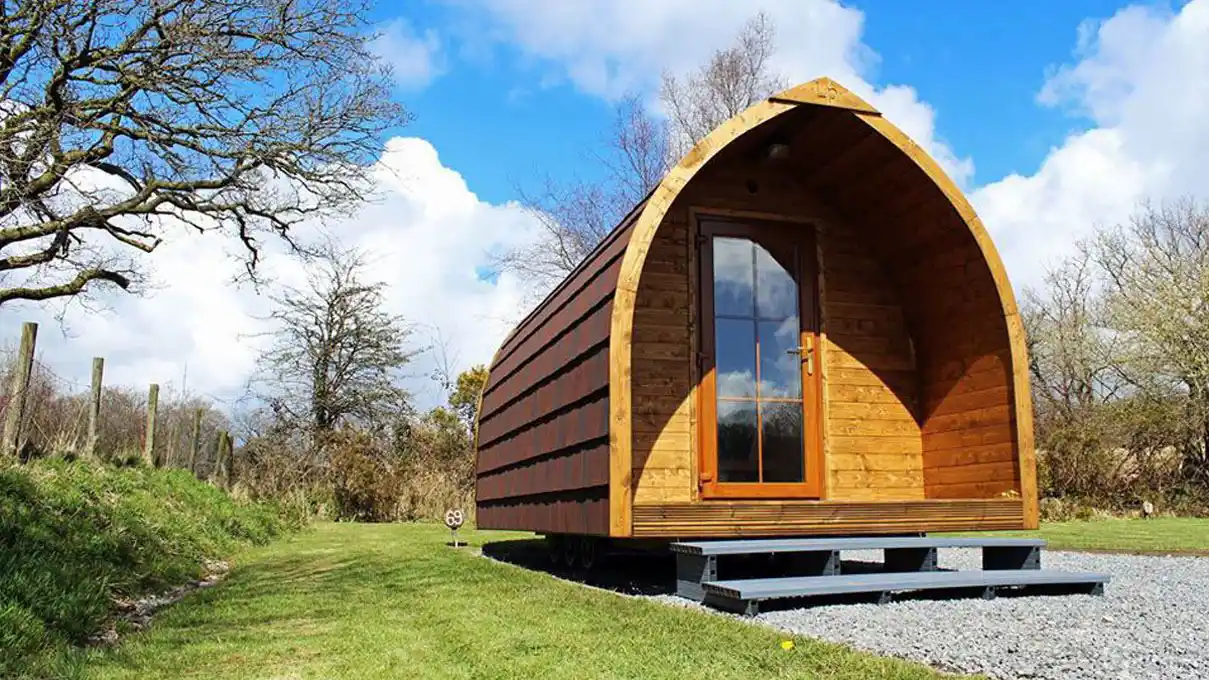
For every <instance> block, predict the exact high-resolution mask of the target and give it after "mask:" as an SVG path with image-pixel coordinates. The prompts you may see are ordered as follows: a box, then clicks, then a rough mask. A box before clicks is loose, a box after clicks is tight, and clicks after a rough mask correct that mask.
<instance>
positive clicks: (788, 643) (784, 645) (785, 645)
mask: <svg viewBox="0 0 1209 680" xmlns="http://www.w3.org/2000/svg"><path fill="white" fill-rule="evenodd" d="M781 649H784V650H785V651H787V652H788V651H789V650H791V649H793V640H782V641H781Z"/></svg>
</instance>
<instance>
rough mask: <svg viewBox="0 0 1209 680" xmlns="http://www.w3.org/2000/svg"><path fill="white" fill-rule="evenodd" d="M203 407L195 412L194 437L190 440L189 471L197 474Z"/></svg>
mask: <svg viewBox="0 0 1209 680" xmlns="http://www.w3.org/2000/svg"><path fill="white" fill-rule="evenodd" d="M201 421H202V409H200V408H199V409H197V410H196V411H194V412H193V439H192V440H190V442H189V472H192V473H193V475H194V476H197V451H198V449H200V448H201Z"/></svg>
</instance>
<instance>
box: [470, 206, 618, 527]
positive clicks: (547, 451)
mask: <svg viewBox="0 0 1209 680" xmlns="http://www.w3.org/2000/svg"><path fill="white" fill-rule="evenodd" d="M635 215H637V209H636V210H635V212H634V213H632V214H631V216H630V218H629V222H628V223H623V224H622V225H621V226H619V227H618V228H617V229H616V230H615V231H614V232H613V233H611V234H610V235H609V236H608V237H606V239H605V241H604V242H603V243H601V245H600V246H599V247H597V249H596V250H595V251H594V252H593V253H592V254H591V255H589V256H588V258H587V259H586V260H585V261H584V262H583V263H582V264H580V265H579V267H577V268H576V270H575V271H574V272H573V273H572V274H571V275H570V276H569V277H568V278H567V279H566V280H565V281H563V282H562V283H561V284H560V285H559V286H558V287H557V288H555V290H554V291H553V292H552V293H551V294H550V295H549V296H548V297H547V298H546V299H545V300H544V301H543V302H542V303H541V304H540V305H538V307H537V309H535V310H534V311H533V313H531V314H530V315H529V316H528V317H526V319H525V320H524V321H522V322H521V323H520V324H519V325H518V326H517V328H516V330H514V331H513V332H512V334H511V335H510V336H509V337H508V339H507V340H505V342H504V345H503V347H501V348H500V351H499V352H498V353H497V355H496V358H495V360H494V361H493V362H492V365H491V367H490V369H489V372H488V380H487V385H486V386H485V387H484V390H483V396H482V400H481V402H480V406H479V420H478V425H477V428H476V435H475V438H476V442H475V446H476V450H477V460H476V471H477V476H476V483H475V502H476V510H477V522H478V526H480V527H482V528H485V529H522V530H529V531H535V530H546V531H553V530H554V529H551V528H550V527H554V526H557V527H560V528H559V529H558V530H559V531H568V532H573V533H585V534H607V533H608V523H609V507H608V498H607V490H608V484H609V447H608V437H609V403H608V384H609V345H608V342H609V329H610V324H611V320H612V311H613V295H614V292H615V289H616V284H617V276H618V272H619V271H620V267H621V257H622V255H623V254H624V253H625V249H626V246H627V245H628V242H629V234H630V227H631V225H632V223H633V219H634V216H635Z"/></svg>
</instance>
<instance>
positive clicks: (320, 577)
mask: <svg viewBox="0 0 1209 680" xmlns="http://www.w3.org/2000/svg"><path fill="white" fill-rule="evenodd" d="M469 538H470V541H471V543H472V545H473V546H475V547H477V546H480V545H482V543H484V542H485V541H494V540H510V539H516V538H517V536H516V535H511V534H500V533H495V534H491V533H487V532H479V533H473V532H471V533H470V534H469ZM447 540H448V533H447V532H446V531H445V530H444V529H443V528H441V527H437V526H432V525H350V524H340V525H337V524H320V525H318V526H317V527H315V528H314V529H313V530H311V531H308V532H306V533H303V534H300V535H298V536H295V537H292V538H289V539H287V540H284V541H281V542H278V543H275V544H273V545H271V546H268V547H264V548H258V549H253V550H250V551H248V552H246V553H244V554H242V555H240V556H239V557H238V558H237V559H236V568H235V570H234V571H233V573H232V575H231V576H230V578H229V579H228V580H227V581H226V582H224V583H223V584H222V585H220V586H217V587H215V588H212V589H210V590H206V591H201V592H198V593H194V594H193V595H191V596H190V597H189V598H187V599H186V600H185V601H183V602H181V603H179V604H178V605H176V606H173V607H171V608H169V609H168V610H167V611H165V612H163V613H162V614H161V615H160V617H159V618H158V619H157V620H156V622H155V623H154V625H153V626H152V628H151V629H150V630H149V631H147V632H145V633H142V634H138V635H134V636H131V637H129V638H127V639H126V640H125V641H124V642H123V643H122V645H121V646H120V647H118V648H117V649H115V650H110V651H98V652H93V653H92V656H91V658H90V659H88V663H87V665H86V669H87V672H86V677H91V678H283V679H284V678H391V677H398V678H484V679H488V678H491V679H494V678H525V679H529V678H711V679H715V678H743V679H745V680H747V679H750V678H854V679H855V678H904V679H905V678H937V677H941V676H939V675H938V674H936V673H935V672H933V671H931V670H929V669H927V668H924V667H922V666H919V665H915V664H911V663H907V662H903V661H898V660H893V659H884V658H878V657H874V656H869V655H866V654H860V653H857V652H854V651H851V650H849V649H847V648H844V647H839V646H836V645H831V644H824V643H821V642H816V641H814V640H810V639H804V638H793V641H794V643H795V646H794V647H793V648H792V649H790V650H785V649H783V648H782V644H781V643H782V642H783V641H784V640H786V639H788V638H786V637H785V636H784V635H782V634H778V633H777V632H775V631H772V630H770V629H765V628H762V627H758V626H754V625H750V624H746V623H741V622H738V621H735V620H732V619H728V618H724V617H720V616H714V615H710V614H704V613H700V612H695V611H690V610H681V609H677V608H674V607H668V606H666V605H660V604H656V603H652V602H647V601H640V600H635V599H630V598H624V597H621V596H618V595H615V594H613V593H609V592H603V591H599V590H594V589H589V588H585V587H583V586H579V585H575V584H570V583H566V582H563V581H560V580H557V579H555V578H554V577H552V576H549V575H547V574H543V573H537V572H531V571H527V570H524V569H521V568H519V567H516V566H512V565H507V564H501V563H497V562H494V561H491V560H488V559H485V558H482V557H478V556H476V555H475V553H474V549H473V548H462V549H453V548H449V547H447V546H446V545H445V542H446V541H447Z"/></svg>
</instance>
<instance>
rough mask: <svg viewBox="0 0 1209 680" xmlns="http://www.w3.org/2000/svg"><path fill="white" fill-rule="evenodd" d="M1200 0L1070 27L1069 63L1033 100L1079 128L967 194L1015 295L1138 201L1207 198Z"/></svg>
mask: <svg viewBox="0 0 1209 680" xmlns="http://www.w3.org/2000/svg"><path fill="white" fill-rule="evenodd" d="M1207 72H1209V1H1206V0H1195V1H1194V2H1191V3H1189V4H1187V5H1185V6H1184V7H1183V8H1181V9H1180V11H1179V12H1178V13H1173V12H1170V11H1168V10H1164V9H1158V8H1153V7H1129V8H1126V9H1123V10H1121V11H1120V12H1118V13H1117V14H1115V15H1114V16H1112V17H1111V18H1109V19H1107V20H1104V21H1101V22H1087V23H1085V24H1084V25H1083V26H1081V27H1080V29H1079V35H1078V45H1077V47H1076V50H1075V61H1074V62H1073V63H1070V64H1066V65H1063V66H1061V67H1060V68H1057V69H1056V70H1054V71H1053V72H1052V74H1051V76H1050V78H1049V80H1048V81H1047V82H1046V84H1045V86H1044V87H1043V88H1042V90H1041V92H1040V93H1039V95H1038V101H1039V102H1040V103H1042V104H1044V105H1048V106H1061V107H1063V108H1066V109H1069V110H1071V111H1072V112H1075V113H1078V114H1080V115H1084V116H1086V117H1087V118H1088V119H1089V120H1090V122H1091V125H1090V127H1089V128H1088V129H1087V130H1086V131H1083V132H1080V133H1078V134H1074V135H1072V136H1070V137H1069V138H1067V139H1066V140H1064V142H1063V143H1062V144H1061V145H1060V146H1059V147H1057V148H1054V149H1051V150H1050V152H1049V154H1048V156H1047V157H1046V158H1045V160H1044V161H1043V162H1042V164H1041V167H1040V168H1039V169H1038V170H1037V171H1036V172H1035V173H1033V174H1031V175H1028V176H1021V175H1012V176H1010V177H1006V178H1004V179H1002V180H1000V181H998V182H994V183H992V184H989V185H987V186H985V187H982V188H981V189H979V190H978V191H976V192H974V194H973V196H972V200H973V202H974V204H975V207H976V208H977V209H978V212H979V214H980V215H981V217H982V218H983V221H984V222H985V223H986V224H987V226H988V227H989V228H990V230H991V233H992V235H993V236H994V238H995V241H996V243H997V244H998V245H999V248H1000V252H1001V254H1002V255H1003V258H1004V260H1005V262H1006V264H1007V268H1008V273H1009V275H1010V276H1011V277H1012V281H1013V283H1014V284H1015V285H1016V286H1017V288H1020V287H1022V286H1025V285H1035V284H1037V283H1038V282H1039V281H1040V279H1041V276H1042V275H1043V272H1044V270H1045V267H1046V266H1048V265H1051V264H1053V263H1055V262H1056V261H1057V260H1058V259H1060V258H1061V257H1063V256H1065V255H1067V254H1069V253H1070V252H1071V251H1072V247H1073V245H1074V243H1075V241H1076V239H1078V238H1079V237H1082V236H1086V235H1087V234H1088V233H1090V231H1091V230H1092V229H1093V227H1095V226H1097V225H1107V224H1113V223H1117V222H1120V221H1122V220H1124V219H1126V218H1128V216H1129V215H1130V213H1131V212H1133V211H1134V210H1135V209H1136V208H1137V206H1138V203H1139V201H1142V200H1144V199H1149V200H1153V201H1162V200H1165V199H1171V198H1176V197H1181V196H1193V197H1198V198H1209V185H1206V184H1205V182H1204V178H1205V177H1206V176H1209V78H1206V76H1205V74H1206V73H1207Z"/></svg>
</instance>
